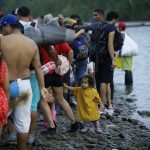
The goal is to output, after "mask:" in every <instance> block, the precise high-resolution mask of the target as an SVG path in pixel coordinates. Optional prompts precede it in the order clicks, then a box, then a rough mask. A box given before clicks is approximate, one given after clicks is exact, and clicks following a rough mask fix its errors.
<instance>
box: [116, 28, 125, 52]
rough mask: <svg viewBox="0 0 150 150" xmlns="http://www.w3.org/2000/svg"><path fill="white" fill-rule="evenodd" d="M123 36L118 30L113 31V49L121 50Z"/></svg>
mask: <svg viewBox="0 0 150 150" xmlns="http://www.w3.org/2000/svg"><path fill="white" fill-rule="evenodd" d="M123 42H124V38H123V35H122V34H121V32H120V31H118V30H116V31H115V36H114V49H115V51H118V50H121V49H122V46H123Z"/></svg>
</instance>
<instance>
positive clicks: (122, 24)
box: [118, 21, 126, 30]
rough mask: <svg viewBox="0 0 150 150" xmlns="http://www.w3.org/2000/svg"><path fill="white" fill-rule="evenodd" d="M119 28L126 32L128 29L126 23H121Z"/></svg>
mask: <svg viewBox="0 0 150 150" xmlns="http://www.w3.org/2000/svg"><path fill="white" fill-rule="evenodd" d="M118 28H119V29H122V30H124V29H125V28H126V23H125V22H124V21H122V22H120V23H119V24H118Z"/></svg>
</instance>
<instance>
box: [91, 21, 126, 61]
mask: <svg viewBox="0 0 150 150" xmlns="http://www.w3.org/2000/svg"><path fill="white" fill-rule="evenodd" d="M109 26H110V25H109V24H108V23H106V22H103V23H102V25H101V27H100V28H99V29H96V30H94V31H93V33H92V37H91V39H92V44H91V47H90V50H89V58H90V61H93V62H96V63H97V62H101V61H102V58H103V57H104V56H105V54H106V53H108V51H107V49H108V45H107V44H108V33H107V31H106V30H105V28H106V27H108V28H109ZM122 46H123V36H122V34H121V33H120V32H119V31H118V30H116V31H115V35H114V50H115V51H118V50H121V48H122Z"/></svg>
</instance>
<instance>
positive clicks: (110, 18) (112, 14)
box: [106, 11, 119, 21]
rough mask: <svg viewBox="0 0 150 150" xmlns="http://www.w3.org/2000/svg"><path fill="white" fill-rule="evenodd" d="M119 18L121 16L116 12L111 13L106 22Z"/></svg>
mask: <svg viewBox="0 0 150 150" xmlns="http://www.w3.org/2000/svg"><path fill="white" fill-rule="evenodd" d="M118 18H119V15H118V13H117V12H115V11H110V12H108V14H107V16H106V20H107V21H111V20H113V19H115V20H117V19H118Z"/></svg>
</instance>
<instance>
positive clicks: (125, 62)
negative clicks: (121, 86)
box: [118, 22, 133, 85]
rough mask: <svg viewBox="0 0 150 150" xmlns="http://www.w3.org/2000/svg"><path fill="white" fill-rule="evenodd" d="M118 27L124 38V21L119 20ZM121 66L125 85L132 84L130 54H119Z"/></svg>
mask: <svg viewBox="0 0 150 150" xmlns="http://www.w3.org/2000/svg"><path fill="white" fill-rule="evenodd" d="M118 29H119V30H120V31H121V32H122V35H123V37H124V39H125V34H124V32H125V30H126V24H125V22H120V23H119V25H118ZM121 67H122V69H123V70H124V71H125V85H133V75H132V56H121Z"/></svg>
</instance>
